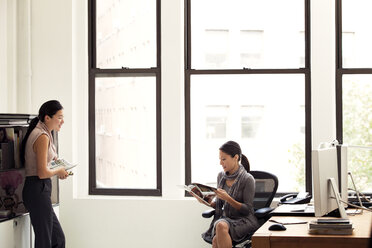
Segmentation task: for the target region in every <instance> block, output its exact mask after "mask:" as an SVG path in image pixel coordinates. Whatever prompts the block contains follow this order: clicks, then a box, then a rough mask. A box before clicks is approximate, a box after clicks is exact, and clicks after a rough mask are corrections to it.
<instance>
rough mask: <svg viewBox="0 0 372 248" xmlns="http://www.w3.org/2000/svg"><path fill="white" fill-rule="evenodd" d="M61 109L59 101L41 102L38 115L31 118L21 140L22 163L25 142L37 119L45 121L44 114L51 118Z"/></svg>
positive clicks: (23, 160) (23, 162) (23, 161)
mask: <svg viewBox="0 0 372 248" xmlns="http://www.w3.org/2000/svg"><path fill="white" fill-rule="evenodd" d="M61 109H63V107H62V105H61V103H60V102H59V101H57V100H50V101H47V102H45V103H43V105H41V107H40V109H39V115H38V116H36V117H35V118H34V119H32V120H31V122H30V125H29V126H28V129H27V133H26V135H25V137H24V138H23V140H22V145H21V162H22V164H23V165H24V164H25V152H26V143H27V140H28V137H29V136H30V133H31V132H32V130H34V128H35V127H36V125H37V123H38V122H39V121H41V122H44V121H45V116H49V117H50V118H53V115H55V114H56V113H57V112H58V111H59V110H61Z"/></svg>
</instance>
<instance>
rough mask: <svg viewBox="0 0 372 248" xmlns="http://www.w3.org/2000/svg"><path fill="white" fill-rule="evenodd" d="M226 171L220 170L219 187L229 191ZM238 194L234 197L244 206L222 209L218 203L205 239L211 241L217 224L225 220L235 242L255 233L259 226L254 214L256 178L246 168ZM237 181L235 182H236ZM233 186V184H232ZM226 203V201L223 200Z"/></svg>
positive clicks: (204, 235) (203, 235)
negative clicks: (225, 177)
mask: <svg viewBox="0 0 372 248" xmlns="http://www.w3.org/2000/svg"><path fill="white" fill-rule="evenodd" d="M223 174H224V172H220V173H219V174H218V177H217V187H218V188H223V189H224V190H226V192H229V189H230V187H228V186H227V185H226V180H224V179H223ZM238 180H241V181H240V184H239V188H238V189H237V195H236V197H234V199H235V200H236V201H238V202H240V203H242V207H241V208H240V209H239V210H237V209H235V208H233V207H232V206H229V207H228V208H227V209H222V208H221V206H217V205H216V214H215V215H214V218H213V220H212V223H211V224H210V227H209V229H208V230H207V231H206V232H205V233H203V234H202V237H203V239H204V240H205V241H207V242H209V243H211V242H212V240H213V237H214V234H215V231H214V229H215V225H216V223H218V222H219V221H225V222H227V223H228V225H229V232H230V236H231V239H232V240H233V241H235V242H240V241H242V240H243V239H244V238H245V237H246V236H247V235H248V234H250V233H253V232H254V231H256V229H257V228H258V227H259V225H258V222H257V219H256V217H255V216H254V209H253V198H254V194H255V180H254V178H253V176H252V175H251V174H249V173H248V172H246V171H245V170H244V172H243V174H242V175H241V177H240V178H238ZM236 183H237V182H234V184H236ZM232 187H233V186H232ZM222 202H223V203H224V201H222Z"/></svg>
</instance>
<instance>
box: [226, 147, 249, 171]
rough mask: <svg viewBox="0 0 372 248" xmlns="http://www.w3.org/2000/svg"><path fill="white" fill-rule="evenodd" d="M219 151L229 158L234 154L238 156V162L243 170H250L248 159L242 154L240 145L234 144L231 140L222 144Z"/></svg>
mask: <svg viewBox="0 0 372 248" xmlns="http://www.w3.org/2000/svg"><path fill="white" fill-rule="evenodd" d="M220 150H221V151H223V152H224V153H226V154H229V155H230V156H231V157H234V156H235V155H236V154H238V156H239V158H238V161H241V162H240V163H241V164H242V165H243V167H244V169H245V170H246V171H247V172H249V171H250V170H251V167H250V165H249V161H248V158H247V157H246V156H245V155H244V154H243V153H242V149H241V148H240V145H239V144H238V143H236V142H235V141H231V140H230V141H227V142H226V143H225V144H223V145H222V146H221V147H220Z"/></svg>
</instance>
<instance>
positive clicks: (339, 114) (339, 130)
mask: <svg viewBox="0 0 372 248" xmlns="http://www.w3.org/2000/svg"><path fill="white" fill-rule="evenodd" d="M335 9H336V139H337V140H338V142H339V143H340V144H343V143H344V142H343V107H342V105H343V99H342V78H343V75H351V74H359V75H363V74H370V75H372V68H344V67H343V63H342V60H343V56H342V0H336V1H335ZM340 166H341V165H340V164H339V170H340ZM365 194H366V195H369V196H372V192H368V193H365Z"/></svg>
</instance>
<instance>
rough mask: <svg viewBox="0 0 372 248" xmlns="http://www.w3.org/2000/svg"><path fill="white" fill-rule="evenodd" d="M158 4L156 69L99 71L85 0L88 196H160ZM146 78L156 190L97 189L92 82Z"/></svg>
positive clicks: (92, 6) (91, 13) (92, 7)
mask: <svg viewBox="0 0 372 248" xmlns="http://www.w3.org/2000/svg"><path fill="white" fill-rule="evenodd" d="M160 7H161V0H156V43H157V44H156V67H151V68H127V67H123V68H121V69H120V68H115V69H110V68H107V69H100V68H97V66H96V62H97V61H96V59H97V55H96V0H88V72H89V100H88V101H89V103H88V105H89V107H88V108H89V111H88V112H89V117H88V118H89V195H123V196H124V195H127V196H161V195H162V175H161V161H162V160H161V18H160V17H161V15H160V14H161V8H160ZM136 76H138V77H146V76H153V77H155V78H156V79H155V80H156V148H155V149H156V189H135V188H133V189H132V188H131V189H129V188H122V189H121V188H120V189H119V188H97V184H96V150H95V148H96V130H95V79H96V78H99V77H136Z"/></svg>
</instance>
